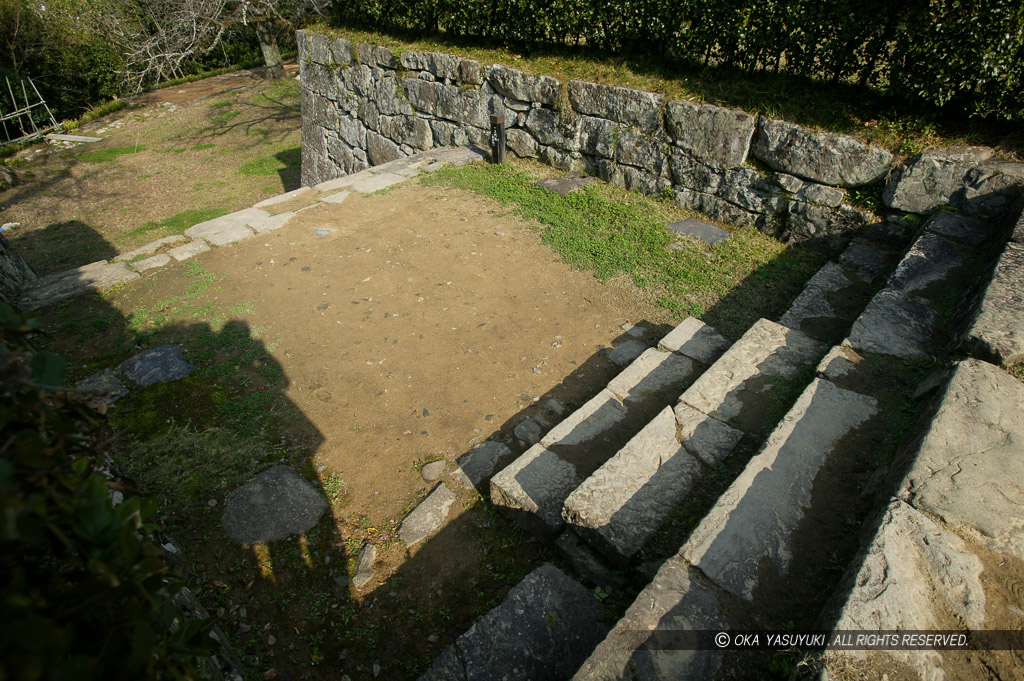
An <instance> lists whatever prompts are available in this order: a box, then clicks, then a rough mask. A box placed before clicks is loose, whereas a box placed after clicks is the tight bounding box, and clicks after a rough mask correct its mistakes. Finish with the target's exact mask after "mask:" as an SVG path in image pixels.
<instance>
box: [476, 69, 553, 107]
mask: <svg viewBox="0 0 1024 681" xmlns="http://www.w3.org/2000/svg"><path fill="white" fill-rule="evenodd" d="M487 82H488V83H490V84H491V87H493V88H494V90H495V91H496V92H497V93H498V94H500V95H504V96H505V97H511V98H512V99H516V100H519V101H521V102H540V103H541V104H547V105H548V106H551V105H553V104H554V103H555V102H556V101H557V100H558V95H559V93H560V92H561V88H562V84H561V83H559V82H558V81H557V80H555V79H554V78H552V77H550V76H536V75H528V74H526V73H523V72H522V71H520V70H518V69H512V68H509V67H507V66H500V65H498V64H495V65H494V66H492V67H491V68H489V69H488V70H487Z"/></svg>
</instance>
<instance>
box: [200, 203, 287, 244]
mask: <svg viewBox="0 0 1024 681" xmlns="http://www.w3.org/2000/svg"><path fill="white" fill-rule="evenodd" d="M268 217H270V213H268V212H266V211H263V210H259V209H258V208H245V209H243V210H239V211H235V212H234V213H229V214H227V215H222V216H220V217H219V218H213V219H212V220H207V221H206V222H200V223H199V224H197V225H192V226H191V227H189V228H188V229H186V230H185V236H187V237H189V238H191V239H199V238H203V239H206V240H207V241H209V238H208V237H211V236H214V235H216V234H219V233H221V232H225V231H231V230H236V229H237V228H239V227H245V226H246V224H248V223H249V222H251V221H253V220H262V219H266V218H268Z"/></svg>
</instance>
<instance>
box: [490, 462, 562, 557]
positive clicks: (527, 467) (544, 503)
mask: <svg viewBox="0 0 1024 681" xmlns="http://www.w3.org/2000/svg"><path fill="white" fill-rule="evenodd" d="M580 482H582V481H581V480H580V477H579V475H577V473H576V467H575V466H574V465H573V464H571V463H569V462H568V461H565V460H563V459H562V458H561V457H560V456H558V455H557V454H555V453H554V452H552V451H551V450H549V449H547V448H546V447H544V445H541V444H536V445H534V446H533V447H530V448H529V449H528V450H526V451H525V452H523V453H522V454H521V455H520V456H519V457H518V458H517V459H516V460H515V461H513V462H512V463H511V464H509V465H508V466H506V467H505V468H504V469H503V470H501V471H500V472H498V473H497V474H496V475H495V476H494V477H492V478H491V503H492V504H494V506H495V507H496V508H497V509H498V510H499V511H501V512H502V513H504V514H505V515H506V516H508V517H510V518H512V519H513V520H515V521H516V522H518V523H519V524H520V525H522V526H523V527H524V528H525V529H527V530H529V531H531V532H533V533H534V534H537V535H539V536H541V537H550V538H553V537H554V536H555V535H556V534H557V533H558V532H559V531H560V530H561V529H562V524H563V521H562V503H563V502H564V501H565V498H566V497H567V496H569V494H570V493H571V492H572V491H573V490H574V489H576V487H577V486H578V485H579V484H580Z"/></svg>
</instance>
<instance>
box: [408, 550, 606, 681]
mask: <svg viewBox="0 0 1024 681" xmlns="http://www.w3.org/2000/svg"><path fill="white" fill-rule="evenodd" d="M601 609H602V608H601V604H600V603H599V602H598V601H597V599H596V598H594V596H593V594H591V593H590V592H589V591H587V590H586V589H584V588H583V587H582V586H580V585H579V584H578V583H577V582H576V581H574V580H573V579H571V578H570V577H568V576H566V575H565V574H564V573H563V572H561V571H560V570H558V569H557V568H555V567H554V566H552V565H550V564H544V565H541V566H540V567H539V568H537V569H536V570H534V571H533V572H531V573H530V574H529V575H527V576H526V577H525V578H523V580H522V581H521V582H519V584H517V585H516V586H515V587H513V588H512V590H511V591H509V592H508V595H507V596H505V600H504V601H502V602H501V604H500V605H498V606H497V607H496V608H494V609H493V610H491V611H490V612H489V613H487V614H486V615H484V616H482V617H481V618H480V619H478V620H477V621H476V622H475V623H474V624H473V626H472V627H470V628H469V630H468V631H467V632H466V633H465V634H463V635H462V636H460V637H459V638H458V639H456V641H455V643H453V644H452V645H450V646H449V647H448V648H446V649H445V650H444V652H442V653H441V655H440V656H439V657H438V658H437V659H436V660H434V664H433V666H431V668H430V669H429V670H428V671H427V673H426V674H424V675H423V676H421V677H420V681H494V680H495V679H502V680H503V681H564V680H565V679H567V678H569V676H570V675H571V674H572V673H573V672H574V671H575V670H576V669H577V668H579V666H580V664H581V663H582V662H583V661H584V660H586V658H587V656H588V655H590V653H591V651H593V649H594V646H596V645H597V644H598V643H599V642H600V641H601V640H602V638H604V636H605V634H606V633H607V631H608V628H607V627H605V626H604V625H603V624H601V623H600V622H599V621H598V618H599V617H600V616H601Z"/></svg>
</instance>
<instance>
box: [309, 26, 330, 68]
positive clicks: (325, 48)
mask: <svg viewBox="0 0 1024 681" xmlns="http://www.w3.org/2000/svg"><path fill="white" fill-rule="evenodd" d="M306 37H307V39H308V42H307V48H308V52H307V57H308V58H309V61H311V62H313V63H316V64H324V65H328V64H330V63H331V48H330V40H329V39H328V37H327V36H325V35H324V34H323V33H317V32H315V31H306Z"/></svg>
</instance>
